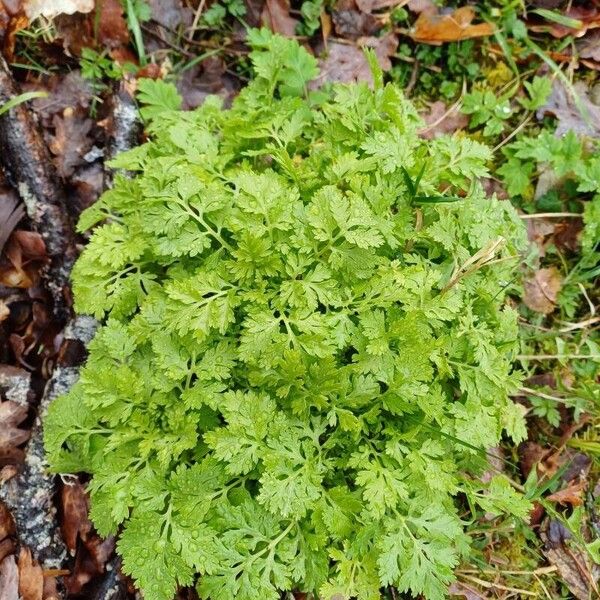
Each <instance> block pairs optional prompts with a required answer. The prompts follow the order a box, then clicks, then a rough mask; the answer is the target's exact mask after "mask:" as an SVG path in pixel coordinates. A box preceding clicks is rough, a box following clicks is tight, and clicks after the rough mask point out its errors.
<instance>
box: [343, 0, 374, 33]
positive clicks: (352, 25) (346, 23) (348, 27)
mask: <svg viewBox="0 0 600 600" xmlns="http://www.w3.org/2000/svg"><path fill="white" fill-rule="evenodd" d="M331 18H332V20H333V25H334V28H335V32H336V34H337V35H338V36H339V37H342V38H346V39H351V40H357V39H358V38H359V37H364V36H370V35H373V34H375V33H376V32H377V31H378V30H379V29H380V28H381V23H380V19H378V18H377V17H376V16H374V15H372V14H370V13H369V12H364V11H362V10H361V9H360V8H359V6H358V4H357V2H356V0H340V1H339V2H337V3H336V5H335V8H334V10H333V11H332V14H331Z"/></svg>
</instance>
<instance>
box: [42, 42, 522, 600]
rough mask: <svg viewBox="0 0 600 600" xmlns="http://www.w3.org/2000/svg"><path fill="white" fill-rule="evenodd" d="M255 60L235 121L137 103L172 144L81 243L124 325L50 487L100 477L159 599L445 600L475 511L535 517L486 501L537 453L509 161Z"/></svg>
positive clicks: (99, 522) (87, 300)
mask: <svg viewBox="0 0 600 600" xmlns="http://www.w3.org/2000/svg"><path fill="white" fill-rule="evenodd" d="M250 41H251V44H252V46H253V48H254V50H253V52H252V54H251V59H252V62H253V65H254V70H255V79H254V80H253V82H252V83H251V84H250V85H249V86H248V87H247V89H245V90H244V91H243V92H242V93H241V94H240V95H239V97H238V98H237V99H236V100H235V102H234V104H233V107H232V108H231V109H229V110H223V109H222V107H221V106H220V104H219V102H218V100H216V99H211V100H208V101H207V102H206V103H205V104H204V105H203V106H202V107H200V108H199V109H197V110H196V111H194V112H189V113H184V112H180V111H177V110H173V108H176V107H177V106H178V101H177V98H173V94H172V90H171V89H165V90H163V92H160V91H159V90H158V89H157V88H156V85H157V84H152V85H150V86H142V87H143V90H144V94H145V96H146V99H147V100H148V101H152V98H155V99H157V103H156V104H155V105H154V106H153V107H150V109H148V110H146V113H145V114H146V115H148V116H149V117H150V118H151V122H150V123H149V126H148V129H149V133H150V136H151V141H149V142H148V143H146V144H145V145H143V146H141V147H139V148H136V149H134V150H132V151H130V152H128V153H127V154H125V155H122V156H120V157H119V158H118V159H117V160H116V161H115V163H114V164H115V166H116V167H120V168H124V169H127V170H129V171H133V172H135V173H136V175H135V177H134V178H133V179H126V178H124V177H121V178H119V179H117V181H116V183H115V187H114V189H112V190H110V191H108V192H106V193H105V194H104V196H103V197H102V198H101V200H100V201H99V202H98V203H97V204H96V205H95V206H93V207H91V208H90V209H88V210H87V211H86V213H85V214H84V216H83V218H82V220H81V223H80V228H81V229H82V230H85V229H88V228H90V227H92V226H94V225H98V226H97V227H96V228H95V230H94V232H93V234H92V236H91V240H90V242H89V244H88V245H87V247H86V248H85V250H84V252H83V254H82V256H81V258H80V259H79V261H78V263H77V266H76V268H75V271H74V275H73V281H74V292H75V298H76V307H77V310H78V311H79V312H80V313H89V314H93V315H95V316H96V317H98V318H100V319H107V320H106V323H105V325H103V326H102V327H101V328H100V330H99V332H98V334H97V335H96V337H95V339H94V340H93V342H92V343H91V344H90V356H89V360H88V362H87V365H86V366H85V368H84V369H83V370H82V373H81V378H80V380H79V382H78V383H77V384H76V385H75V387H74V388H73V389H72V390H71V391H70V392H69V393H68V394H67V395H65V396H63V397H61V398H59V399H58V400H57V401H55V402H54V403H53V404H52V406H51V408H50V411H49V415H48V418H47V421H46V446H47V450H48V456H49V462H50V464H51V468H52V469H53V471H55V472H63V473H64V472H78V471H85V472H87V473H90V474H91V475H92V480H91V483H90V486H89V489H90V491H91V500H92V512H91V516H92V519H93V521H94V523H95V525H96V527H97V528H98V530H99V531H100V533H102V534H110V533H112V534H116V533H117V532H119V531H121V533H120V537H119V542H118V551H119V553H120V554H121V555H122V557H123V565H124V569H125V571H126V572H127V573H129V574H131V575H132V576H133V577H134V578H135V580H136V581H137V584H138V585H139V586H140V587H141V588H142V590H143V591H144V594H145V598H147V600H169V599H170V598H171V597H172V596H173V594H174V592H175V590H176V586H177V585H190V584H193V583H194V582H195V581H197V585H198V591H199V594H200V596H201V597H202V598H210V599H213V600H232V599H236V600H254V599H256V600H258V599H260V600H269V599H273V600H276V599H277V598H279V597H280V591H281V590H293V589H295V590H303V591H306V592H316V593H317V594H318V597H319V598H323V599H329V598H334V597H335V598H351V597H356V598H360V599H375V598H379V594H380V589H381V588H382V587H384V586H388V585H394V586H396V588H398V589H399V590H401V591H406V592H410V593H412V594H414V595H417V594H423V595H424V596H425V597H426V598H429V599H438V598H442V597H444V595H445V593H446V588H447V586H448V584H449V583H450V582H451V581H452V580H453V570H454V568H455V567H456V566H457V564H458V563H459V560H460V557H461V556H463V555H465V554H466V553H468V551H469V537H468V536H467V535H466V534H465V533H464V524H465V523H464V522H463V521H462V520H461V518H460V516H459V514H460V511H461V509H460V506H459V500H458V499H460V502H462V503H466V504H463V508H464V507H465V506H468V507H470V508H471V509H472V510H473V511H476V510H477V507H479V508H480V509H481V510H483V511H486V512H491V513H496V514H504V513H511V514H513V515H515V516H517V517H523V516H524V515H525V514H526V513H527V510H528V503H527V502H526V501H524V500H523V499H522V498H521V497H520V496H518V495H517V493H516V492H515V491H514V490H513V488H512V487H511V484H510V482H509V480H508V479H507V478H506V477H504V476H502V475H497V476H495V477H493V478H492V479H491V482H489V483H485V482H484V481H483V480H482V479H481V478H479V477H477V475H478V474H479V473H481V472H482V470H483V469H485V468H487V461H486V458H485V456H486V455H485V452H486V450H487V449H488V448H490V447H492V446H494V445H496V444H497V443H498V441H499V439H500V438H501V436H502V435H503V432H505V431H506V432H507V434H508V435H510V436H511V437H512V438H513V439H514V440H515V441H519V440H520V439H522V438H523V437H524V436H525V430H524V424H523V418H522V413H521V411H520V410H519V407H517V406H515V405H514V404H513V402H512V401H511V400H510V397H509V395H510V394H511V393H513V392H514V391H515V390H516V389H517V388H518V385H519V377H518V376H517V375H516V374H515V373H513V372H512V370H511V357H512V354H513V352H514V351H515V349H516V345H517V326H516V314H515V311H514V310H512V309H511V308H510V307H508V306H506V305H505V302H504V297H505V290H506V289H507V287H508V286H509V284H510V281H511V279H512V278H513V276H514V270H515V268H516V266H517V264H518V252H519V250H520V248H521V246H522V243H523V232H522V226H521V224H520V222H519V219H518V218H517V216H516V214H515V212H514V211H513V209H512V208H511V206H510V204H509V203H506V202H499V201H497V200H495V199H489V198H486V197H485V195H484V193H483V191H482V189H481V187H480V186H479V185H478V184H477V183H476V180H477V178H479V177H480V176H483V175H485V174H486V166H485V165H486V161H488V159H489V158H490V152H489V150H488V149H487V148H486V147H485V146H483V145H480V144H478V143H476V142H473V141H472V140H470V139H469V138H467V137H460V136H454V137H441V138H438V139H436V140H434V141H425V140H423V139H421V138H420V137H419V136H418V134H417V130H418V128H419V127H420V125H421V123H420V120H419V118H418V116H417V114H416V112H415V109H414V107H413V106H412V105H411V104H410V103H409V102H408V101H407V100H406V99H405V98H404V97H403V96H402V94H401V92H400V91H399V89H398V88H397V87H395V86H393V85H386V86H384V85H383V83H382V74H381V72H380V71H377V69H376V67H374V79H375V87H374V90H371V89H369V87H368V86H367V85H365V84H357V85H336V86H333V87H331V88H328V89H324V90H320V91H311V86H310V80H311V79H313V78H314V77H315V76H316V75H317V68H316V61H315V60H314V58H313V57H311V56H310V55H309V54H308V53H307V52H306V51H305V50H304V49H302V48H301V47H299V46H298V45H296V43H295V42H293V41H290V40H285V39H283V38H279V37H276V36H273V35H272V34H270V33H268V32H265V31H260V32H259V31H254V32H252V33H251V35H250ZM371 59H372V57H371ZM372 62H373V61H372ZM446 201H447V202H446ZM100 223H102V224H100ZM197 575H200V577H199V578H197Z"/></svg>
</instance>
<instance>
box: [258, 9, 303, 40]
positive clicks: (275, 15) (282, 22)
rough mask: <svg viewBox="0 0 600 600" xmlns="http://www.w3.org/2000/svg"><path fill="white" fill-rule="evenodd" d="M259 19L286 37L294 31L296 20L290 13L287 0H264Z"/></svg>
mask: <svg viewBox="0 0 600 600" xmlns="http://www.w3.org/2000/svg"><path fill="white" fill-rule="evenodd" d="M260 19H261V23H262V24H263V25H264V26H265V27H268V28H269V29H270V30H271V31H273V32H274V33H279V34H281V35H285V36H288V37H292V36H294V35H295V33H296V25H298V20H297V19H294V18H293V17H292V16H291V15H290V2H289V0H266V2H265V4H264V6H263V9H262V13H261V17H260Z"/></svg>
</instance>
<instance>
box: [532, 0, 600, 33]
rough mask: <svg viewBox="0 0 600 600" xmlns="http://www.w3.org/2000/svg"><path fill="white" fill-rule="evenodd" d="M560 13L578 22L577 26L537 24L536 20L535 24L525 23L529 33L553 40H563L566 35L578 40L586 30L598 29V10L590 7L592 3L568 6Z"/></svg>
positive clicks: (548, 22)
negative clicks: (545, 34)
mask: <svg viewBox="0 0 600 600" xmlns="http://www.w3.org/2000/svg"><path fill="white" fill-rule="evenodd" d="M561 12H562V16H564V17H567V18H568V19H573V20H574V21H579V26H578V27H568V26H567V25H563V24H562V23H556V22H553V21H543V22H539V20H538V21H535V22H531V21H530V22H529V23H527V27H528V29H530V30H531V31H535V32H542V33H549V34H550V35H552V36H554V37H555V38H564V37H566V36H568V35H572V36H573V37H576V38H580V37H583V36H584V35H585V34H586V33H587V32H588V30H590V29H596V28H598V27H600V10H599V9H598V8H597V7H595V6H592V3H589V5H588V6H583V5H581V6H571V5H569V7H568V8H567V9H566V10H564V11H561Z"/></svg>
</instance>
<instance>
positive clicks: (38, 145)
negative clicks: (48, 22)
mask: <svg viewBox="0 0 600 600" xmlns="http://www.w3.org/2000/svg"><path fill="white" fill-rule="evenodd" d="M18 95H19V89H18V88H17V85H16V83H15V81H14V80H13V78H12V76H11V74H10V71H9V69H8V66H7V64H6V61H5V60H4V58H2V57H1V56H0V105H2V104H4V103H6V102H9V101H10V100H12V99H13V98H15V97H17V96H18ZM0 163H1V164H2V167H3V168H4V171H5V173H6V175H7V178H8V179H9V181H10V182H11V183H12V184H13V185H14V187H15V189H16V190H17V191H18V193H19V195H20V196H21V199H22V200H23V202H24V203H25V206H26V208H27V214H28V215H29V218H30V219H31V221H32V223H33V226H34V228H35V229H36V230H37V231H38V232H39V233H40V235H41V236H42V238H43V240H44V243H45V244H46V251H47V253H48V256H49V258H50V264H49V266H48V267H47V268H46V269H44V271H43V273H42V276H43V278H44V280H45V284H46V287H47V288H48V290H49V291H50V293H51V294H52V297H53V299H54V310H55V313H56V314H57V316H59V317H60V318H62V320H63V321H66V320H67V319H68V317H69V316H70V301H69V297H70V288H69V275H70V273H71V267H72V266H73V262H74V260H75V255H76V250H75V237H74V233H73V228H72V226H71V223H70V220H69V218H68V214H67V210H66V199H65V193H64V190H63V188H62V186H61V185H60V184H59V182H58V179H57V178H56V174H55V172H54V169H53V167H52V160H51V158H50V154H49V152H48V148H47V147H46V145H45V143H44V141H43V138H42V134H41V132H40V130H39V127H38V125H37V123H36V122H35V121H34V119H33V117H32V114H31V111H30V110H29V109H28V108H27V105H26V104H19V105H18V106H14V107H13V108H11V109H10V110H8V111H6V112H5V113H4V114H3V115H2V116H0Z"/></svg>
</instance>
